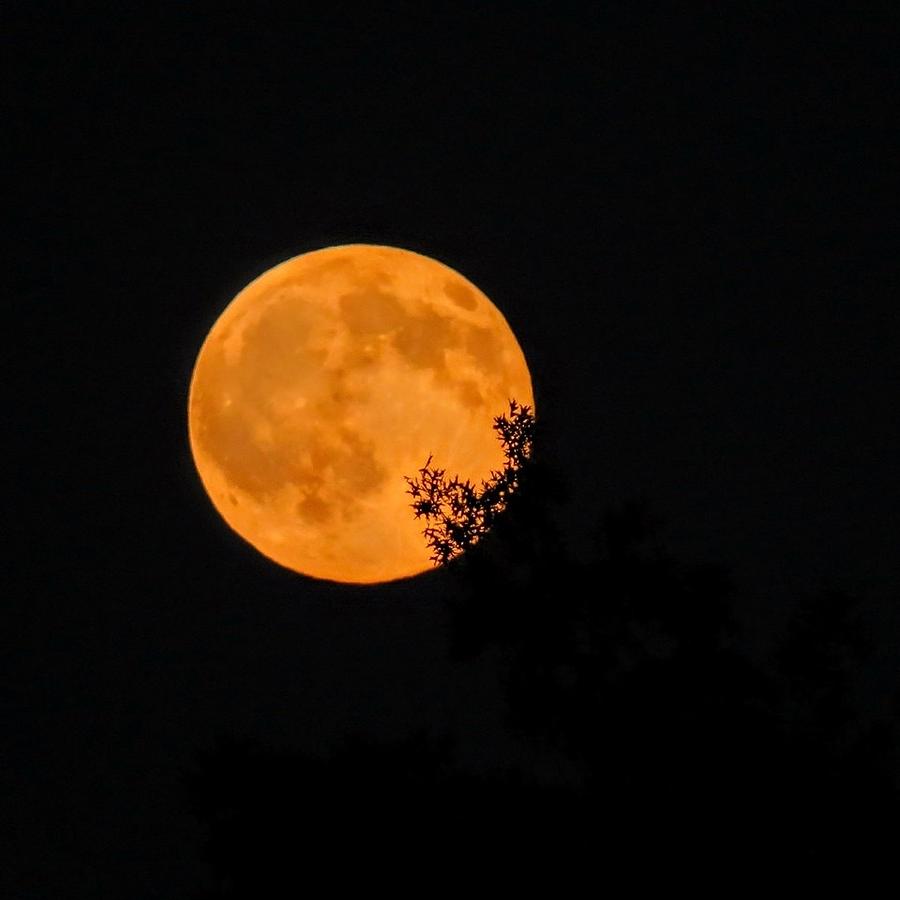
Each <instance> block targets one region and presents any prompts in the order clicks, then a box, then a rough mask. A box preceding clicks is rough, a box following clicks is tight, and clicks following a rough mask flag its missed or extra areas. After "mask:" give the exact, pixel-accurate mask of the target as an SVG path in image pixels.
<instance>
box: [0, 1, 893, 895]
mask: <svg viewBox="0 0 900 900" xmlns="http://www.w3.org/2000/svg"><path fill="white" fill-rule="evenodd" d="M886 6H887V5H886ZM464 7H465V8H464V9H462V10H461V9H460V8H458V6H454V7H453V8H452V9H450V10H449V11H444V12H441V11H435V10H433V9H431V8H429V7H427V6H426V5H422V4H413V3H409V4H386V5H383V6H380V7H379V8H378V9H367V11H366V12H365V13H364V14H363V15H359V14H358V12H357V10H356V7H355V6H353V5H351V4H343V3H334V4H328V5H327V8H323V9H318V8H317V9H315V10H314V9H312V8H311V7H307V6H305V5H298V6H297V11H296V12H294V13H293V14H290V15H283V14H276V13H275V12H274V11H273V10H268V9H267V8H266V5H265V4H253V5H252V6H251V5H247V4H244V5H240V4H238V5H235V4H224V3H223V4H216V5H215V6H214V8H213V10H212V11H211V12H210V13H209V14H208V15H203V14H201V13H200V12H199V11H198V9H199V6H196V5H194V4H191V5H190V6H189V7H185V10H186V9H188V8H189V9H190V10H191V11H190V12H186V11H183V10H181V7H179V8H178V10H177V11H176V9H175V8H174V7H160V8H158V9H157V8H152V9H144V8H143V5H141V8H140V11H139V12H133V11H123V10H122V9H120V8H118V7H113V6H110V7H109V9H108V11H107V12H106V13H91V14H90V15H87V14H85V13H82V12H79V11H78V10H77V9H75V8H71V7H69V6H63V5H62V4H53V3H45V4H41V3H37V4H31V3H11V4H7V5H6V7H5V9H4V12H3V14H2V16H3V24H2V33H3V42H4V53H3V56H4V72H3V85H4V87H3V97H4V116H3V120H4V126H3V130H4V132H5V141H4V143H5V144H6V145H7V147H9V148H10V149H11V150H12V161H11V163H8V165H7V171H8V174H9V175H11V176H12V178H11V180H12V184H11V191H10V192H8V193H7V195H6V198H7V199H6V209H7V214H8V215H7V220H8V223H9V226H10V227H9V231H8V233H7V239H6V248H7V251H8V257H7V258H8V260H9V261H8V263H7V267H6V271H7V275H8V276H9V277H8V278H7V288H6V295H7V299H6V306H5V309H6V316H5V320H6V322H7V323H10V317H11V325H10V327H9V328H8V329H7V332H6V338H7V340H6V351H5V361H6V365H5V366H4V378H3V382H4V388H5V389H6V390H7V392H8V397H9V400H10V401H11V409H10V403H9V402H8V403H7V409H8V410H9V412H8V416H7V427H6V428H5V430H4V443H5V445H6V451H7V453H6V454H5V455H6V457H7V460H8V461H7V464H6V467H5V473H6V475H7V487H6V495H7V502H6V510H7V516H6V518H7V524H6V528H5V529H4V534H5V539H6V544H7V548H8V552H7V555H6V559H7V564H6V567H5V568H6V574H7V577H6V578H4V582H5V583H6V584H5V587H4V589H3V611H4V624H3V625H2V629H0V633H2V667H3V671H4V674H3V682H2V693H0V701H2V704H3V712H2V722H3V726H2V747H3V751H2V764H0V777H2V785H3V787H2V792H3V796H4V806H5V807H6V814H5V816H4V818H5V819H6V821H7V824H6V825H5V826H4V829H3V830H4V832H5V837H10V838H11V839H12V851H13V857H14V860H15V862H14V864H13V865H12V866H11V867H4V871H3V874H2V876H0V879H2V878H11V879H12V882H11V885H10V888H9V891H10V892H8V893H6V894H5V895H6V896H9V897H16V898H18V897H22V898H25V897H44V896H46V897H54V898H57V897H58V898H65V897H94V898H101V897H110V898H123V897H128V898H133V900H142V898H145V897H146V898H151V897H173V898H174V897H191V896H195V895H197V896H199V894H198V893H197V892H199V891H200V889H201V887H202V886H203V884H204V878H205V877H207V876H206V875H205V874H204V872H205V870H204V869H203V866H202V864H201V851H200V849H199V848H200V847H201V846H202V845H203V841H204V839H205V832H204V826H203V824H202V822H199V821H198V820H197V818H196V816H193V815H192V814H191V812H190V811H189V809H188V805H187V804H186V802H185V800H184V797H183V793H184V790H183V781H184V772H185V771H186V770H189V769H191V767H192V766H195V765H197V759H198V758H200V757H201V756H202V754H203V753H207V752H210V751H211V750H212V748H215V747H216V746H219V744H220V743H221V742H222V741H226V742H227V741H229V740H236V741H242V740H244V741H250V742H253V743H254V744H258V745H260V746H264V747H266V748H272V749H273V751H279V752H280V751H282V750H283V751H284V752H296V753H318V754H320V755H322V756H324V757H326V758H327V757H328V754H329V753H331V752H332V749H331V748H332V747H333V746H334V745H335V742H339V741H340V740H342V738H343V737H344V736H345V735H347V734H357V735H361V736H362V737H363V739H365V740H369V739H371V740H382V741H390V740H403V739H405V738H407V737H409V736H410V735H413V734H415V733H420V732H424V733H427V734H433V735H439V734H444V733H449V734H451V735H452V736H453V739H454V741H455V742H456V745H457V751H456V752H457V753H458V756H459V758H460V759H461V760H462V761H463V764H464V765H465V766H468V767H469V768H470V769H471V770H472V771H481V770H486V769H489V768H490V767H491V766H494V765H495V764H497V762H498V761H507V762H508V761H509V760H510V759H515V760H520V761H524V762H522V765H523V766H525V767H526V768H527V767H529V766H530V767H532V768H533V769H534V770H535V771H536V770H537V769H539V768H540V767H541V766H551V767H552V763H551V762H547V761H546V759H544V757H541V758H540V759H538V758H537V757H538V756H540V754H539V753H537V752H536V751H534V749H533V747H530V746H529V745H528V744H527V742H526V741H524V739H522V738H521V737H520V736H519V735H518V734H517V733H515V732H514V730H513V729H512V728H511V727H510V726H509V725H508V724H507V722H506V720H505V718H504V699H503V697H504V695H503V688H502V685H501V683H500V680H499V678H498V675H497V671H496V667H495V666H494V665H493V663H492V662H491V660H490V658H489V656H486V655H483V656H477V657H474V658H472V659H468V660H456V659H454V658H452V657H451V655H450V653H449V649H448V648H449V641H450V639H449V619H448V617H449V613H448V606H447V603H446V602H445V601H446V599H447V597H448V596H450V595H451V594H452V593H453V592H454V591H455V590H457V588H456V587H455V583H454V582H453V581H452V579H451V578H450V577H448V576H447V575H446V573H429V574H427V575H425V576H422V577H420V578H417V579H413V580H410V581H408V582H402V583H396V584H391V585H385V586H378V587H368V588H361V587H352V586H341V585H335V584H330V583H323V582H316V581H313V580H310V579H307V578H304V577H302V576H299V575H296V574H294V573H291V572H289V571H287V570H284V569H281V568H279V567H278V566H276V565H274V564H273V563H270V562H269V561H268V560H267V559H265V558H263V557H262V556H260V555H259V554H258V553H257V552H256V551H255V550H253V548H251V547H250V546H249V545H247V544H245V543H244V542H243V541H242V540H241V539H240V538H239V537H237V536H236V535H235V534H233V533H232V532H230V531H229V529H228V528H227V526H226V525H225V524H224V523H223V522H222V521H221V520H220V519H219V517H218V515H217V513H216V512H215V511H214V509H213V507H212V505H211V504H210V503H209V501H208V500H207V498H206V495H205V493H204V491H203V488H202V486H201V484H200V481H199V479H198V477H197V475H196V472H195V469H194V466H193V462H192V459H191V455H190V450H189V446H188V440H187V420H186V411H187V390H188V383H189V379H190V374H191V369H192V366H193V363H194V360H195V358H196V354H197V352H198V350H199V347H200V344H201V342H202V340H203V338H204V337H205V335H206V333H207V331H208V330H209V328H210V327H211V325H212V324H213V322H214V320H215V318H216V317H217V316H218V314H219V312H220V311H221V310H222V309H223V307H224V306H225V304H226V303H227V302H228V301H229V300H230V299H231V298H232V297H233V296H234V295H235V293H237V291H238V290H239V289H240V288H242V287H243V286H244V285H245V284H246V283H247V282H249V281H250V280H251V279H253V278H254V277H256V276H257V275H258V274H260V273H261V272H262V271H263V270H265V269H267V268H269V267H271V266H272V265H274V264H275V263H277V262H280V261H282V260H284V259H286V258H288V257H290V256H293V255H296V254H297V253H301V252H304V251H307V250H312V249H316V248H319V247H323V246H329V245H333V244H341V243H381V244H391V245H396V246H400V247H404V248H407V249H410V250H415V251H417V252H421V253H424V254H427V255H428V256H432V257H434V258H436V259H438V260H440V261H442V262H444V263H446V264H448V265H450V266H452V267H453V268H455V269H457V270H458V271H459V272H461V273H463V274H464V275H465V276H466V277H467V278H469V279H470V280H471V281H473V282H474V283H475V284H476V285H478V286H479V287H480V288H481V289H482V290H483V291H484V292H485V293H486V294H487V295H488V296H489V297H490V298H491V299H492V300H493V301H494V303H495V304H496V305H497V306H498V307H499V308H500V309H501V311H502V312H503V313H504V315H505V316H506V318H507V321H508V322H509V323H510V325H511V327H512V328H513V330H514V331H515V333H516V335H517V337H518V339H519V342H520V344H521V346H522V348H523V350H524V352H525V355H526V358H527V360H528V362H529V366H530V369H531V373H532V378H533V381H534V386H535V392H536V403H537V407H538V411H539V417H540V419H541V421H542V424H543V425H544V428H545V435H544V444H543V445H542V446H540V448H539V450H540V453H541V456H542V458H543V459H544V460H545V461H546V462H547V463H548V464H549V465H551V466H552V467H553V468H554V469H555V470H556V471H557V473H558V475H559V477H560V478H561V480H562V481H563V482H564V484H565V486H566V488H567V491H568V500H567V501H566V503H565V504H564V505H563V511H562V513H561V514H560V515H561V516H562V522H563V528H564V533H565V534H566V536H567V538H566V539H567V541H568V542H569V543H570V545H571V547H572V550H573V552H575V553H577V554H585V553H588V552H589V550H588V547H589V544H590V541H591V539H592V536H593V535H594V533H595V530H596V528H597V525H598V523H599V522H600V520H601V518H602V514H603V512H604V511H605V510H608V509H612V508H615V507H617V505H619V504H622V503H626V502H628V501H633V500H643V501H646V504H647V505H648V507H649V508H650V509H651V510H652V511H653V512H654V514H655V515H656V516H658V517H659V519H660V520H662V522H663V526H662V532H663V535H664V538H665V540H666V542H667V546H668V547H669V548H670V549H671V552H672V553H673V554H675V555H677V556H678V558H680V559H684V560H686V561H688V562H711V563H717V564H721V565H722V566H724V567H726V568H727V569H728V571H729V572H730V573H731V576H732V578H733V580H734V583H735V585H736V594H735V599H734V614H735V616H736V618H737V620H738V622H739V624H740V626H741V634H742V636H741V638H740V646H741V647H742V648H743V649H744V650H745V651H746V652H747V653H748V654H751V655H754V658H759V659H762V658H763V657H764V655H765V653H766V652H767V650H768V648H770V647H771V646H772V645H773V643H774V642H776V641H777V638H778V635H780V634H781V633H782V631H783V629H784V627H785V623H786V621H787V619H788V617H789V614H790V612H791V610H792V609H793V608H794V607H795V606H796V605H797V604H798V603H799V602H801V601H803V600H808V599H809V598H810V597H813V596H815V595H816V594H817V593H818V592H821V591H828V590H837V591H847V592H850V593H852V594H853V595H854V596H858V597H859V598H860V603H861V616H862V621H863V626H862V627H863V629H864V632H865V634H866V636H867V638H868V639H869V640H870V641H871V642H872V647H873V649H872V652H871V655H870V657H869V659H868V661H867V663H866V666H865V668H861V669H860V670H859V671H858V673H856V674H857V676H858V678H857V682H858V683H856V684H855V686H854V691H856V693H855V694H854V696H855V697H856V701H855V702H856V703H857V704H858V709H859V710H860V712H861V714H863V715H865V716H877V715H879V714H880V712H881V711H883V709H884V708H885V707H886V706H888V705H889V704H890V702H891V701H890V697H891V695H892V692H893V691H895V690H896V689H897V688H898V684H900V680H898V670H900V666H898V660H900V656H898V650H897V647H898V641H900V613H898V607H897V603H898V600H900V592H898V585H900V567H898V559H900V554H898V552H897V551H898V533H900V528H898V501H900V496H898V490H897V488H898V480H897V460H898V459H900V441H898V433H897V412H896V410H897V407H896V404H897V393H898V388H900V378H898V366H897V359H898V335H900V328H898V312H897V290H898V278H897V275H898V254H897V235H898V233H900V232H898V228H897V226H898V222H897V216H896V205H897V192H896V187H897V180H896V176H897V174H898V172H897V159H898V156H897V151H896V146H895V145H892V144H891V142H890V140H889V135H890V133H891V131H892V128H893V126H895V125H896V106H895V104H896V98H897V96H898V91H900V68H898V63H897V50H896V48H897V43H896V38H897V30H896V26H897V24H898V22H897V18H898V17H897V15H896V13H884V14H880V13H874V12H868V13H866V14H863V13H859V14H851V13H846V12H845V13H843V14H842V15H841V16H840V17H830V16H829V14H827V13H826V12H824V11H818V12H817V13H816V14H815V15H814V16H809V17H805V16H804V17H802V18H801V17H798V16H795V15H793V14H789V13H783V12H771V13H770V12H767V11H765V10H768V9H769V7H768V5H765V4H762V5H760V10H759V11H757V12H752V13H750V12H748V13H746V14H740V15H738V14H734V15H732V14H724V13H723V12H722V9H721V8H720V5H719V4H711V5H705V4H700V5H697V6H691V7H690V12H689V13H685V14H682V15H679V16H677V17H672V16H670V15H669V14H668V13H659V12H657V13H645V12H640V13H639V12H636V11H635V10H633V9H632V5H631V4H621V5H616V4H613V5H607V4H583V5H582V6H581V10H580V11H579V12H569V13H561V12H559V11H558V10H557V11H553V10H551V8H550V6H549V5H533V4H524V5H523V4H500V3H498V4H490V5H489V7H485V5H484V4H472V5H464ZM772 9H774V7H772ZM0 885H2V881H0ZM216 896H218V895H216Z"/></svg>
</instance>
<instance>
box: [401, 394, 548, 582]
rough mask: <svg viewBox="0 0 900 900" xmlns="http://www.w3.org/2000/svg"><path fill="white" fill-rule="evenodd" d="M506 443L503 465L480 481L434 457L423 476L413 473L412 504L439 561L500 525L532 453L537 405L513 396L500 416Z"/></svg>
mask: <svg viewBox="0 0 900 900" xmlns="http://www.w3.org/2000/svg"><path fill="white" fill-rule="evenodd" d="M493 428H494V431H496V432H497V435H498V438H499V440H500V444H501V446H502V447H503V456H504V461H503V468H502V469H501V470H499V471H492V472H491V477H490V478H489V479H488V480H486V481H482V482H481V486H480V487H478V486H476V485H475V484H473V483H472V482H471V481H470V480H469V479H465V480H462V479H460V477H459V476H458V475H454V476H453V477H452V478H450V477H448V476H447V472H446V470H445V469H440V468H438V467H437V466H435V465H432V457H430V456H429V457H428V459H427V460H426V462H425V465H424V466H422V468H421V469H419V477H418V478H415V477H410V476H407V478H406V482H407V484H408V485H409V490H408V491H407V493H409V494H410V495H411V496H412V498H413V501H412V504H411V506H412V508H413V512H414V513H415V517H416V518H417V519H424V520H425V529H424V531H423V534H424V536H425V540H426V542H427V543H428V547H429V549H430V550H431V560H432V562H434V563H435V565H446V564H447V563H449V562H450V561H451V560H453V559H456V558H457V557H458V556H460V555H461V554H463V553H465V551H466V550H468V549H470V548H471V547H473V546H475V544H477V543H478V542H479V541H480V540H481V539H482V538H483V537H484V536H485V535H486V534H487V533H488V532H489V531H490V530H491V528H492V527H493V526H494V523H495V521H496V519H497V516H498V515H499V514H500V513H501V512H503V510H504V509H506V507H507V505H508V503H509V500H510V497H511V496H512V495H513V494H514V493H515V492H516V491H517V490H518V489H519V482H520V473H521V471H522V468H523V466H524V465H525V464H526V463H527V461H528V460H529V459H530V458H531V452H532V443H533V437H534V415H533V414H532V412H531V407H529V406H524V405H520V404H519V403H517V402H516V401H515V400H510V401H509V413H508V414H506V415H500V416H497V417H496V418H495V419H494V425H493Z"/></svg>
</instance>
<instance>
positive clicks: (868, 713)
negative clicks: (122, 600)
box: [185, 461, 900, 900]
mask: <svg viewBox="0 0 900 900" xmlns="http://www.w3.org/2000/svg"><path fill="white" fill-rule="evenodd" d="M520 477H521V489H520V490H519V491H518V492H517V493H516V494H515V496H514V497H512V498H510V501H509V505H508V508H507V510H506V512H505V514H504V515H503V516H501V517H499V518H498V520H497V522H496V523H495V527H494V529H493V531H492V532H491V534H490V535H489V536H488V537H487V538H485V539H483V540H482V541H481V542H480V543H479V544H478V545H477V546H475V547H474V548H472V549H470V550H469V551H468V552H467V553H466V554H465V556H464V557H461V558H459V559H458V560H455V561H453V562H452V563H451V564H450V569H451V571H452V572H454V573H455V577H456V579H457V582H458V591H457V592H456V594H455V595H454V599H453V600H452V601H451V604H452V617H451V622H452V629H453V643H452V646H453V653H454V655H455V656H456V657H457V658H458V659H463V658H466V657H471V656H473V655H477V654H481V653H485V652H492V653H494V654H496V657H497V658H498V659H500V660H502V666H503V671H504V683H505V685H506V697H507V711H508V725H509V728H510V729H512V730H513V731H514V732H515V733H517V734H519V735H522V736H524V737H526V738H527V740H528V741H530V742H532V743H533V744H534V745H535V746H540V747H542V748H550V749H551V750H552V751H553V752H554V753H556V754H558V756H559V758H561V759H565V760H566V761H567V763H568V764H569V768H568V769H567V771H568V772H570V773H572V774H571V776H570V777H568V778H560V779H559V780H558V781H553V780H552V779H551V780H548V779H547V778H546V777H545V776H544V775H542V774H539V773H538V772H537V771H532V770H529V768H528V766H527V765H523V764H522V762H521V761H516V762H513V761H510V763H509V765H508V766H506V767H500V768H496V769H495V770H493V771H490V772H488V773H484V772H480V773H475V772H472V771H467V770H466V768H465V767H464V766H462V765H460V764H459V762H458V760H457V759H456V758H455V754H454V746H453V740H452V737H451V736H447V737H446V738H445V739H441V738H437V739H436V738H434V737H432V736H426V735H420V736H418V737H414V738H411V739H410V740H408V741H404V742H400V743H397V744H394V745H384V744H375V743H372V742H371V741H368V740H366V739H365V738H364V737H357V738H355V739H348V741H347V742H346V743H345V745H343V746H341V747H336V748H334V750H333V752H332V753H331V754H330V755H328V756H323V757H313V756H310V755H305V754H299V753H295V754H292V753H287V752H275V751H274V750H271V749H267V748H265V747H260V746H254V745H249V744H242V743H240V742H233V741H232V742H224V743H223V744H221V745H220V746H219V747H217V748H215V749H214V750H212V751H210V752H208V753H206V754H205V755H203V756H202V757H199V758H198V759H197V764H196V766H195V768H194V769H193V770H192V771H191V772H190V773H189V774H188V775H187V776H186V779H185V786H186V793H187V795H188V797H189V802H190V804H191V808H192V810H193V812H194V814H195V815H196V816H197V817H198V818H199V819H200V821H201V822H203V823H204V824H205V826H206V831H207V835H208V840H207V842H206V845H205V850H204V852H205V860H206V863H207V866H208V870H209V872H210V889H209V891H208V892H207V893H206V894H205V895H204V896H206V897H207V898H210V900H212V898H225V897H251V896H253V897H256V896H267V897H273V896H281V895H282V894H281V893H279V891H280V890H282V889H285V890H286V891H289V889H290V887H291V886H295V887H298V886H299V887H302V886H304V885H308V884H309V879H310V878H311V877H316V878H326V879H328V880H329V883H330V884H331V885H332V886H333V887H335V888H342V887H371V886H372V885H374V884H398V883H400V882H401V881H405V882H408V883H410V884H413V885H414V884H415V883H416V882H417V880H419V879H427V881H426V882H422V883H424V884H432V883H434V881H435V879H437V880H438V881H439V882H441V883H443V884H446V885H452V886H455V887H457V888H460V889H462V888H466V889H471V888H473V887H475V886H480V887H484V886H486V885H488V884H490V883H495V884H498V885H500V886H505V887H510V886H514V885H515V886H531V887H535V886H537V885H538V884H539V883H545V884H548V885H549V884H551V883H552V884H554V885H556V886H558V887H562V888H563V889H566V887H565V886H566V885H570V886H571V887H572V889H574V886H575V885H576V884H577V883H579V880H580V879H583V878H585V877H593V878H597V877H598V874H599V873H602V872H607V873H608V872H610V871H612V870H617V871H618V870H627V869H628V868H629V867H635V866H636V867H648V866H649V867H652V866H660V867H663V868H665V867H669V868H668V869H667V871H674V869H680V868H687V869H690V868H691V867H702V868H703V870H704V871H706V872H711V871H718V870H719V869H722V870H723V871H725V870H727V871H728V872H729V873H730V874H731V876H734V875H735V873H738V876H739V875H740V873H742V872H747V871H751V870H752V871H770V870H771V871H777V870H778V869H779V868H783V867H784V866H786V865H789V866H792V867H798V868H800V869H803V868H804V867H815V869H816V870H817V871H820V872H823V871H830V870H838V869H853V868H858V867H864V868H865V869H866V870H871V869H875V868H888V867H889V865H890V860H891V858H892V857H893V856H894V855H895V854H896V848H897V846H900V804H898V779H897V764H898V742H897V739H898V728H897V726H898V720H897V712H898V709H900V693H895V694H894V696H893V697H887V696H886V697H884V698H881V699H882V700H883V701H884V702H883V705H882V707H880V708H879V709H880V710H881V712H880V713H878V711H877V710H876V712H875V713H873V712H872V710H866V709H864V708H863V705H862V704H861V703H860V702H859V699H858V696H857V694H856V691H857V682H858V678H859V676H860V674H861V673H863V672H864V671H865V667H866V665H867V660H868V658H869V653H870V650H871V646H870V642H869V641H868V640H867V637H866V633H865V623H864V615H863V613H864V603H863V600H862V598H858V597H853V596H850V595H849V594H847V593H840V592H830V593H825V594H820V595H816V596H811V597H809V598H806V599H804V600H802V601H800V602H798V605H797V609H796V612H795V614H794V616H793V617H792V619H791V621H790V625H789V628H788V629H787V631H786V632H785V634H784V635H782V637H781V640H780V641H779V642H778V643H777V647H776V650H775V651H774V652H773V653H772V654H770V656H769V657H768V658H766V659H756V658H753V657H752V656H751V654H750V653H749V652H748V651H747V650H746V649H745V642H744V641H743V639H742V636H741V633H740V629H739V627H738V625H737V623H736V621H735V616H734V606H733V598H734V586H733V585H732V583H731V580H730V578H729V575H728V572H727V571H726V570H724V569H720V568H716V567H712V566H697V565H689V564H685V563H681V562H679V561H678V560H676V559H674V558H673V557H672V555H671V554H670V553H668V552H667V550H666V549H665V545H664V542H663V539H662V536H661V534H660V530H659V528H658V526H657V525H656V524H655V523H654V521H653V518H652V516H651V515H650V514H649V512H648V509H647V506H646V504H641V503H637V502H636V503H633V504H630V505H626V506H624V507H622V508H619V509H617V510H613V511H609V512H607V513H606V514H605V515H604V516H602V517H601V519H602V521H601V524H600V527H599V529H598V539H597V547H596V553H595V555H594V557H593V558H592V559H590V560H588V561H584V560H575V559H573V558H572V557H571V555H570V553H569V552H568V550H567V547H566V542H565V540H564V539H563V538H562V537H561V535H560V534H559V533H558V530H557V529H556V526H555V524H554V521H555V520H554V515H553V510H554V505H555V503H556V501H557V499H558V497H559V496H560V494H561V491H560V488H559V485H558V483H557V482H556V481H555V478H554V475H553V473H552V471H551V470H549V469H548V468H547V467H545V466H544V465H543V464H542V463H541V462H540V461H536V462H534V461H533V462H531V463H529V465H528V466H526V467H525V468H523V469H522V471H521V472H520ZM891 710H893V712H892V713H891ZM635 871H637V870H635ZM260 892H262V893H260ZM288 895H289V893H285V894H284V896H288ZM290 895H291V896H293V894H290Z"/></svg>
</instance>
